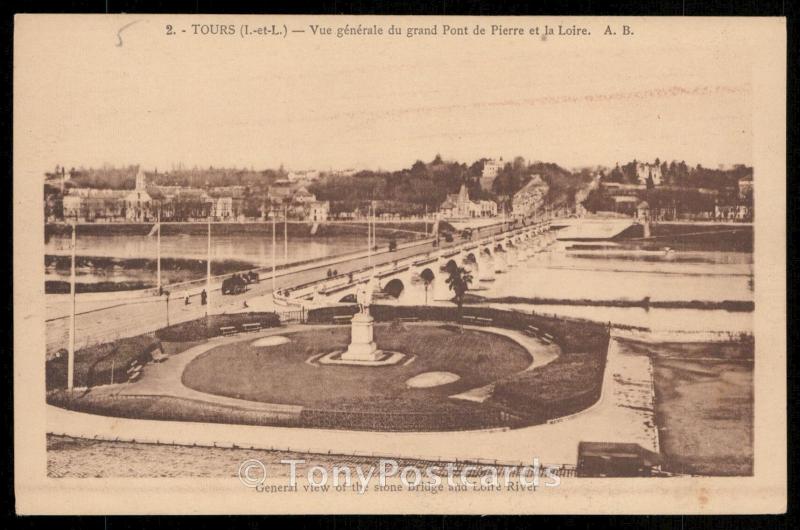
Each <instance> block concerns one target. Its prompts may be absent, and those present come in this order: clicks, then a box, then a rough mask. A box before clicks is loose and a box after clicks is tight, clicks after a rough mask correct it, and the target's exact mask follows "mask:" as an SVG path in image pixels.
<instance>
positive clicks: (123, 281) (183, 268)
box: [44, 254, 258, 294]
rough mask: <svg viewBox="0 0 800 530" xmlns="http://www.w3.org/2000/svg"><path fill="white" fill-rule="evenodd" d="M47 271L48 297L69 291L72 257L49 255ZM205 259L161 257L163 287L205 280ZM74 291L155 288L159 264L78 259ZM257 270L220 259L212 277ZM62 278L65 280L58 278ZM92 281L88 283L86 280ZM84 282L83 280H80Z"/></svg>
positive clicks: (247, 264) (143, 260)
mask: <svg viewBox="0 0 800 530" xmlns="http://www.w3.org/2000/svg"><path fill="white" fill-rule="evenodd" d="M44 261H45V269H46V270H48V271H49V274H48V279H46V280H45V289H44V292H45V294H65V293H69V292H70V283H69V280H68V279H67V278H68V277H69V271H70V267H71V257H70V256H62V255H54V254H47V255H45V260H44ZM206 267H207V262H206V260H201V259H188V258H161V281H162V285H170V284H178V283H183V282H190V281H194V280H199V279H201V278H204V277H205V275H206ZM75 268H76V274H77V278H76V282H75V290H76V292H78V293H100V292H119V291H132V290H141V289H151V288H155V287H156V271H157V269H158V264H157V263H156V260H154V259H147V258H114V257H108V256H76V257H75ZM256 268H258V266H257V265H256V264H254V263H251V262H248V261H242V260H233V259H226V260H217V261H212V262H211V274H212V275H213V276H219V275H223V274H233V273H235V272H241V271H247V270H253V269H256ZM59 276H61V277H63V278H65V279H57V278H59ZM87 277H88V278H91V280H92V281H85V280H86V278H87ZM81 280H84V281H81Z"/></svg>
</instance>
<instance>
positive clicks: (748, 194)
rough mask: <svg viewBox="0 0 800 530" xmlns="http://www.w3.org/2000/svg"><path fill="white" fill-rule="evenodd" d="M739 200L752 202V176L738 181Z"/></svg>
mask: <svg viewBox="0 0 800 530" xmlns="http://www.w3.org/2000/svg"><path fill="white" fill-rule="evenodd" d="M739 199H740V200H742V201H750V202H752V201H753V175H747V176H745V177H742V178H740V179H739Z"/></svg>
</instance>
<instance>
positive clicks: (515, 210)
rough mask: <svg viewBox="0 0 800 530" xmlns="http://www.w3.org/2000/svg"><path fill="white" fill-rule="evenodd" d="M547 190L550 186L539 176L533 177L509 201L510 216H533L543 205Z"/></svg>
mask: <svg viewBox="0 0 800 530" xmlns="http://www.w3.org/2000/svg"><path fill="white" fill-rule="evenodd" d="M549 189H550V186H548V185H547V183H546V182H545V181H543V180H542V177H541V176H540V175H533V178H531V180H530V181H528V183H527V184H525V186H523V187H522V189H520V190H519V191H518V192H517V193H515V194H514V197H513V198H512V199H511V213H512V215H516V216H520V217H527V216H529V215H532V214H534V213H535V212H536V211H537V210H538V209H539V208H541V207H542V206H543V205H544V200H545V197H546V196H547V192H548V191H549Z"/></svg>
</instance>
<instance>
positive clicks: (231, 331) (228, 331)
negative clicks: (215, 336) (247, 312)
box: [219, 326, 238, 335]
mask: <svg viewBox="0 0 800 530" xmlns="http://www.w3.org/2000/svg"><path fill="white" fill-rule="evenodd" d="M219 332H220V334H222V335H236V334H237V333H238V330H237V329H236V328H235V327H234V326H220V328H219Z"/></svg>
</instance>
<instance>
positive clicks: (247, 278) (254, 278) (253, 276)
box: [243, 271, 260, 283]
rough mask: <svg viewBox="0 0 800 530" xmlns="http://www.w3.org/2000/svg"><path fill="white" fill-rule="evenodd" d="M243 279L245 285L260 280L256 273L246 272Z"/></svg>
mask: <svg viewBox="0 0 800 530" xmlns="http://www.w3.org/2000/svg"><path fill="white" fill-rule="evenodd" d="M243 278H244V281H246V282H247V283H258V282H259V280H260V278H259V277H258V273H257V272H256V271H250V272H246V273H245V274H244V276H243Z"/></svg>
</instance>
